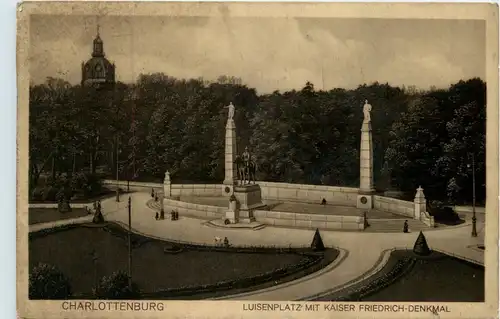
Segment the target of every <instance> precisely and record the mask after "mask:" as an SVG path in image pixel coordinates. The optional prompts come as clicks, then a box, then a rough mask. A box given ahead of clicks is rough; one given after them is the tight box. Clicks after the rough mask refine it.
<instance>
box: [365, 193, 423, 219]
mask: <svg viewBox="0 0 500 319" xmlns="http://www.w3.org/2000/svg"><path fill="white" fill-rule="evenodd" d="M373 208H375V209H380V210H383V211H387V212H390V213H393V214H398V215H404V216H408V217H411V218H414V212H415V204H414V203H413V202H408V201H404V200H400V199H395V198H389V197H383V196H377V195H375V196H373Z"/></svg>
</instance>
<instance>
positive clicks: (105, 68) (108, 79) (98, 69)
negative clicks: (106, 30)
mask: <svg viewBox="0 0 500 319" xmlns="http://www.w3.org/2000/svg"><path fill="white" fill-rule="evenodd" d="M114 83H115V65H114V64H112V63H111V62H109V61H108V60H107V59H106V58H105V57H104V42H103V41H102V39H101V36H100V34H99V27H98V28H97V35H96V37H95V38H94V41H93V50H92V58H90V60H88V61H87V62H86V63H82V85H94V84H97V85H100V84H114Z"/></svg>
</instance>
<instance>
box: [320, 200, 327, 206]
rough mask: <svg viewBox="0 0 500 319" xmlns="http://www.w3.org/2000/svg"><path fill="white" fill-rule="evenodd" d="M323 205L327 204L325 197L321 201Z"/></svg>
mask: <svg viewBox="0 0 500 319" xmlns="http://www.w3.org/2000/svg"><path fill="white" fill-rule="evenodd" d="M321 205H323V206H325V205H326V199H324V198H323V200H322V201H321Z"/></svg>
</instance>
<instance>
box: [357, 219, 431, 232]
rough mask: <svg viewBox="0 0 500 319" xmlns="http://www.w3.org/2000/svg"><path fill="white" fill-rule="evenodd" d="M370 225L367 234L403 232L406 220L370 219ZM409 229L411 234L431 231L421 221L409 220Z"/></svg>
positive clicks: (366, 230)
mask: <svg viewBox="0 0 500 319" xmlns="http://www.w3.org/2000/svg"><path fill="white" fill-rule="evenodd" d="M368 224H369V226H368V227H367V228H366V229H365V232H402V231H403V225H404V220H400V219H398V220H387V219H386V220H383V219H379V220H377V219H368ZM408 228H409V230H410V232H415V231H420V230H426V229H429V226H427V225H425V224H424V223H422V222H421V221H419V220H414V219H408Z"/></svg>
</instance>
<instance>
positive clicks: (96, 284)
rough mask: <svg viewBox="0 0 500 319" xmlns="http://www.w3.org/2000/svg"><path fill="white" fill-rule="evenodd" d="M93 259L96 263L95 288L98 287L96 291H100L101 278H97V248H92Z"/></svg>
mask: <svg viewBox="0 0 500 319" xmlns="http://www.w3.org/2000/svg"><path fill="white" fill-rule="evenodd" d="M91 255H92V261H93V263H94V282H95V289H96V292H98V290H99V278H97V259H98V257H97V253H96V251H95V250H92V253H91Z"/></svg>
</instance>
